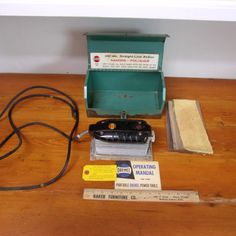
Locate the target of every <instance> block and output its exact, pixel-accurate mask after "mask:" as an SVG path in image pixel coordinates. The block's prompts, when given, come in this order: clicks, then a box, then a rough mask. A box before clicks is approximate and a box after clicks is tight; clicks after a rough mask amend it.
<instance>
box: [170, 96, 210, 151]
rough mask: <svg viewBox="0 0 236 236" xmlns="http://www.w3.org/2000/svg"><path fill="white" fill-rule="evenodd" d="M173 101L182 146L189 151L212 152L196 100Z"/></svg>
mask: <svg viewBox="0 0 236 236" xmlns="http://www.w3.org/2000/svg"><path fill="white" fill-rule="evenodd" d="M173 101H174V111H175V119H176V122H177V126H178V129H179V135H180V138H181V140H182V143H183V148H184V149H185V150H187V151H190V152H198V153H206V154H213V149H212V146H211V144H210V141H209V139H208V136H207V133H206V130H205V127H204V124H203V121H202V119H201V115H200V113H199V110H198V107H197V103H196V101H194V100H185V99H174V100H173Z"/></svg>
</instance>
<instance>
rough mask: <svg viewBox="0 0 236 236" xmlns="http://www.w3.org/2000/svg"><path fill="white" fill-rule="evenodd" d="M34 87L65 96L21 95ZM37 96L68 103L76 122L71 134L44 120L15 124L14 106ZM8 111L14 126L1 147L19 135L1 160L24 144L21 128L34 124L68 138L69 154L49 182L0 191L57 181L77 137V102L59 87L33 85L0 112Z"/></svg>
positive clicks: (38, 186) (2, 113)
mask: <svg viewBox="0 0 236 236" xmlns="http://www.w3.org/2000/svg"><path fill="white" fill-rule="evenodd" d="M34 89H45V90H48V91H52V92H54V93H57V95H60V96H62V97H64V98H62V97H58V96H54V95H51V94H41V93H40V94H38V93H37V94H30V95H27V96H24V97H21V95H23V94H24V93H26V92H28V91H30V90H34ZM35 97H46V98H52V99H56V100H59V101H61V102H63V103H65V104H67V105H68V106H69V107H70V109H71V112H72V116H73V117H74V119H75V122H74V125H73V128H72V129H71V131H70V134H69V135H67V134H66V133H64V132H63V131H61V130H59V129H57V128H56V127H54V126H52V125H49V124H46V123H43V122H38V121H35V122H30V123H26V124H24V125H21V126H18V127H17V126H16V125H15V123H14V121H13V119H12V112H13V110H14V108H15V107H16V106H17V105H18V104H19V103H21V102H22V101H25V100H28V99H31V98H35ZM7 111H8V120H9V123H10V125H11V127H12V132H11V133H10V134H9V135H7V137H6V138H5V139H4V140H3V141H2V142H0V148H1V147H3V146H4V145H5V144H6V143H7V142H8V141H9V140H10V139H11V138H12V137H13V136H14V135H17V138H18V144H17V145H16V147H14V148H13V149H12V150H10V151H9V152H7V153H5V154H4V155H2V156H0V160H2V159H4V158H7V157H9V156H10V155H12V154H13V153H15V152H16V151H17V150H18V149H19V148H20V146H21V145H22V142H23V140H22V133H21V130H22V129H24V128H26V127H29V126H33V125H39V126H44V127H47V128H50V129H52V130H53V131H55V132H57V133H59V134H61V135H62V136H63V137H65V138H66V139H67V140H68V146H67V155H66V158H65V162H64V165H63V167H62V169H61V170H60V172H59V173H58V174H57V175H56V176H55V177H54V178H52V179H50V180H49V181H47V182H44V183H41V184H35V185H27V186H13V187H0V191H10V190H30V189H36V188H42V187H45V186H48V185H50V184H52V183H54V182H56V181H57V180H58V179H59V178H61V177H62V176H63V175H64V173H65V172H66V169H67V166H68V164H69V161H70V156H71V144H72V142H73V140H74V139H75V138H74V137H75V132H76V129H77V127H78V124H79V109H78V106H77V104H76V102H75V101H74V100H73V99H72V98H71V97H70V96H69V95H67V94H66V93H64V92H62V91H60V90H58V89H55V88H52V87H48V86H32V87H29V88H26V89H24V90H22V91H21V92H19V93H18V94H16V95H15V96H14V97H13V98H12V99H11V100H10V102H9V103H8V104H7V105H6V107H5V108H4V109H3V111H2V112H1V113H0V118H1V117H2V116H3V115H4V114H5V113H6V112H7Z"/></svg>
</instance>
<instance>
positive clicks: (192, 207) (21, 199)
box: [0, 74, 236, 236]
mask: <svg viewBox="0 0 236 236" xmlns="http://www.w3.org/2000/svg"><path fill="white" fill-rule="evenodd" d="M83 84H84V76H78V75H29V74H27V75H25V74H0V110H2V109H3V107H4V105H6V104H7V102H8V101H9V100H10V98H11V97H12V96H14V95H15V94H16V93H17V92H18V91H20V90H22V89H24V88H26V87H28V86H32V85H49V86H53V87H55V88H58V89H61V90H63V91H64V92H66V93H68V94H69V95H70V96H72V97H73V98H74V99H75V100H76V102H77V103H78V105H79V108H80V124H79V131H83V130H85V129H87V128H88V125H89V124H90V123H94V122H95V121H98V120H99V119H98V118H88V117H87V116H86V112H85V106H84V99H83ZM166 87H167V98H168V99H173V98H186V99H196V100H199V101H200V105H201V109H202V113H203V118H204V122H205V125H206V129H207V132H208V135H209V138H210V141H211V143H212V146H213V150H214V155H205V156H203V155H200V154H187V153H184V154H181V153H174V152H169V151H168V148H167V139H166V117H165V112H164V114H163V116H162V118H161V119H147V122H149V123H150V124H151V125H152V127H153V128H154V130H155V132H156V134H157V141H156V142H155V144H154V147H153V149H154V159H155V160H156V161H158V162H159V164H160V172H161V181H162V188H163V189H171V190H196V191H199V194H200V197H201V200H202V202H201V203H198V204H191V203H188V204H183V203H168V204H167V203H143V202H140V203H139V202H112V201H109V202H105V201H88V200H83V199H82V193H83V189H84V188H92V187H94V188H113V183H111V182H84V181H83V180H82V178H81V175H82V168H83V166H84V165H85V164H88V163H92V164H99V163H106V164H111V163H113V162H110V161H107V162H102V161H96V162H91V161H89V150H90V146H89V145H90V142H89V141H90V138H89V137H85V138H84V139H83V140H81V142H80V143H73V149H72V157H71V162H70V166H69V169H68V171H67V173H66V175H65V176H63V178H62V179H60V180H59V181H58V182H56V183H55V184H53V185H51V186H48V187H46V188H42V189H39V190H32V191H18V192H16V191H12V192H0V204H1V206H0V236H9V235H36V236H37V235H44V236H47V235H81V236H84V235H87V236H95V235H99V236H101V235H109V236H110V235H111V236H113V235H115V236H120V235H130V236H131V235H137V236H146V235H192V236H193V235H211V236H213V235H222V236H230V235H232V236H233V235H236V144H235V142H236V80H235V81H233V80H213V79H192V78H188V79H187V78H166ZM13 118H14V120H15V122H16V124H18V125H20V124H23V123H25V122H29V121H36V120H39V121H45V122H48V123H50V124H52V125H56V126H57V127H58V128H61V129H63V130H64V131H65V132H68V131H69V129H70V128H71V126H72V122H73V119H72V117H71V113H70V111H69V109H68V108H67V107H66V106H64V105H62V104H61V103H60V102H57V101H51V100H50V99H41V98H40V99H34V100H32V101H26V102H24V104H21V105H19V106H18V107H17V108H16V110H15V112H14V114H13ZM10 131H11V128H10V126H9V124H8V122H7V119H5V118H3V119H2V120H1V121H0V140H2V139H3V138H4V137H5V136H6V135H7V134H8V133H9V132H10ZM23 133H24V144H23V146H22V148H21V149H20V150H19V151H17V153H15V154H14V155H13V156H12V157H9V158H7V159H5V160H2V161H0V185H1V186H15V185H23V184H37V183H41V182H43V181H46V180H48V179H49V178H51V177H53V176H54V175H55V174H56V173H57V172H58V171H59V170H60V168H61V167H62V165H63V162H64V159H65V155H66V141H65V140H64V139H63V138H61V137H60V136H59V135H58V134H56V133H54V132H53V131H51V130H48V129H46V128H42V127H36V126H35V127H33V128H26V129H25V130H24V131H23ZM16 141H17V140H16V139H15V138H14V139H13V140H11V141H10V142H9V143H8V145H7V146H6V147H4V148H2V149H1V150H0V154H3V153H4V152H6V151H7V150H9V149H10V148H11V147H12V146H13V145H14V144H16Z"/></svg>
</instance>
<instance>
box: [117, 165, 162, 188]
mask: <svg viewBox="0 0 236 236" xmlns="http://www.w3.org/2000/svg"><path fill="white" fill-rule="evenodd" d="M116 165H117V179H116V181H115V189H140V190H155V189H158V190H160V189H161V179H160V171H159V164H158V162H157V161H117V162H116Z"/></svg>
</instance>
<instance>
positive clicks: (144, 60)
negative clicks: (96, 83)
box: [90, 52, 159, 70]
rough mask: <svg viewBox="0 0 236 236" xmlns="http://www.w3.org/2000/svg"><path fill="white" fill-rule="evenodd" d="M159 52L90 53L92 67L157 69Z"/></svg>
mask: <svg viewBox="0 0 236 236" xmlns="http://www.w3.org/2000/svg"><path fill="white" fill-rule="evenodd" d="M158 61H159V54H147V53H108V52H107V53H98V52H96V53H95V52H92V53H90V62H91V68H92V69H117V70H157V69H158Z"/></svg>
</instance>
